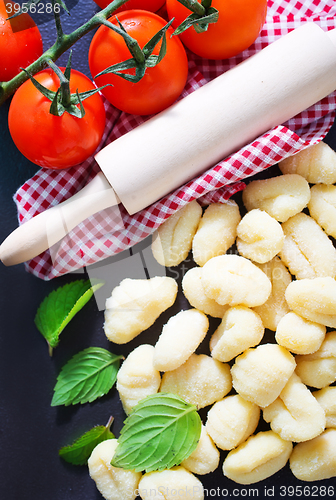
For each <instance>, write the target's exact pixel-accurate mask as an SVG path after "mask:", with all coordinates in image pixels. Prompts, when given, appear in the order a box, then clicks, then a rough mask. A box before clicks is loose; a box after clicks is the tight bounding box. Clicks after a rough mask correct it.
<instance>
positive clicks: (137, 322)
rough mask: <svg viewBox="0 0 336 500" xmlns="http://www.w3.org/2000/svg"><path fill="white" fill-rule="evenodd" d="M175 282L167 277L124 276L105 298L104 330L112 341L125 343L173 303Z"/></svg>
mask: <svg viewBox="0 0 336 500" xmlns="http://www.w3.org/2000/svg"><path fill="white" fill-rule="evenodd" d="M176 295H177V283H176V281H175V280H174V279H173V278H170V277H168V276H156V277H154V278H150V279H148V280H146V279H131V278H126V279H124V280H123V281H121V283H120V284H119V286H117V287H115V288H114V289H113V291H112V295H111V297H109V298H108V299H107V300H106V310H105V323H104V332H105V335H106V336H107V338H108V339H109V340H110V341H111V342H114V343H116V344H126V343H127V342H130V341H131V340H132V339H134V338H135V337H136V336H137V335H139V334H140V333H141V332H142V331H144V330H146V329H147V328H149V327H150V326H151V325H152V324H153V323H154V322H155V320H156V319H157V318H158V317H159V316H160V314H162V313H163V311H165V310H166V309H168V308H169V307H171V306H172V305H173V303H174V302H175V299H176Z"/></svg>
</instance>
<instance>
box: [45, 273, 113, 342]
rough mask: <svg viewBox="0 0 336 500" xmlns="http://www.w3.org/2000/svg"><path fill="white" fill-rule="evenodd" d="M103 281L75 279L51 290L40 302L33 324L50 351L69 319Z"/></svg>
mask: <svg viewBox="0 0 336 500" xmlns="http://www.w3.org/2000/svg"><path fill="white" fill-rule="evenodd" d="M103 285H104V283H102V282H97V283H94V284H92V283H91V281H90V280H77V281H73V282H71V283H67V284H66V285H64V286H63V287H60V288H57V289H56V290H54V291H53V292H51V293H50V294H49V295H48V296H47V297H46V298H45V299H44V300H43V302H42V303H41V305H40V307H39V308H38V310H37V313H36V316H35V325H36V327H37V328H38V330H39V331H40V332H41V333H42V335H43V337H44V338H45V339H46V341H47V342H48V345H49V349H50V351H52V349H53V348H54V347H56V346H57V345H58V343H59V336H60V334H61V332H62V331H63V330H64V328H65V327H66V325H67V324H68V323H69V322H70V320H71V319H72V318H73V317H74V316H75V314H77V313H78V312H79V311H80V310H81V309H82V308H83V307H84V305H85V304H86V303H87V302H88V301H89V300H90V298H91V297H92V296H93V294H94V292H95V291H96V290H98V289H99V288H100V287H102V286H103Z"/></svg>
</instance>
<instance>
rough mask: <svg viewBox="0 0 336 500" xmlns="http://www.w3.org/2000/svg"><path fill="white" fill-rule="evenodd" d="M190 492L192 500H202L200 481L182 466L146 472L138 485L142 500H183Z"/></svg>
mask: <svg viewBox="0 0 336 500" xmlns="http://www.w3.org/2000/svg"><path fill="white" fill-rule="evenodd" d="M189 491H192V499H193V500H203V499H204V488H203V485H202V483H201V481H200V480H199V479H198V478H197V477H196V476H194V475H193V474H192V473H191V472H190V471H188V470H187V469H185V468H184V467H182V466H179V467H173V468H172V469H169V470H163V471H160V472H157V471H155V472H147V473H146V474H144V475H143V476H142V478H141V480H140V483H139V490H138V492H139V495H140V497H141V498H142V499H143V500H185V499H186V498H187V495H188V492H189Z"/></svg>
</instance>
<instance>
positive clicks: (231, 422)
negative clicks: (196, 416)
mask: <svg viewBox="0 0 336 500" xmlns="http://www.w3.org/2000/svg"><path fill="white" fill-rule="evenodd" d="M259 417H260V408H259V406H257V405H255V404H253V403H250V402H249V401H246V400H245V399H243V398H242V397H241V396H240V395H239V394H235V395H233V396H227V397H226V398H224V399H222V400H221V401H217V403H215V404H214V405H213V406H212V407H211V408H210V410H209V411H208V415H207V420H206V424H205V428H206V430H207V432H208V434H209V435H210V436H211V438H212V439H213V441H214V443H215V444H216V445H217V446H218V448H220V449H222V450H232V449H233V448H236V446H238V445H239V444H241V443H242V442H244V441H246V439H247V438H248V437H249V436H251V434H253V432H254V431H255V430H256V428H257V425H258V422H259Z"/></svg>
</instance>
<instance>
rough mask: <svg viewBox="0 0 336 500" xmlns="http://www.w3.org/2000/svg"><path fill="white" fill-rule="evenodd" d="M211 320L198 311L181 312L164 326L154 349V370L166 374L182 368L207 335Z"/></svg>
mask: <svg viewBox="0 0 336 500" xmlns="http://www.w3.org/2000/svg"><path fill="white" fill-rule="evenodd" d="M208 328H209V320H208V318H207V316H206V315H205V314H204V313H202V312H201V311H198V310H197V309H187V310H185V311H180V312H179V313H177V314H176V315H175V316H171V317H170V318H169V320H168V322H167V323H166V324H165V325H164V326H163V329H162V332H161V335H160V337H159V339H158V341H157V342H156V344H155V348H154V359H153V363H154V368H156V370H159V371H162V372H165V371H169V370H175V369H176V368H178V367H179V366H181V365H182V364H183V363H184V362H185V361H187V359H188V358H189V357H190V356H191V354H192V353H193V352H195V351H196V349H197V347H198V346H199V344H200V343H201V342H202V340H203V339H204V337H205V336H206V334H207V331H208Z"/></svg>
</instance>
